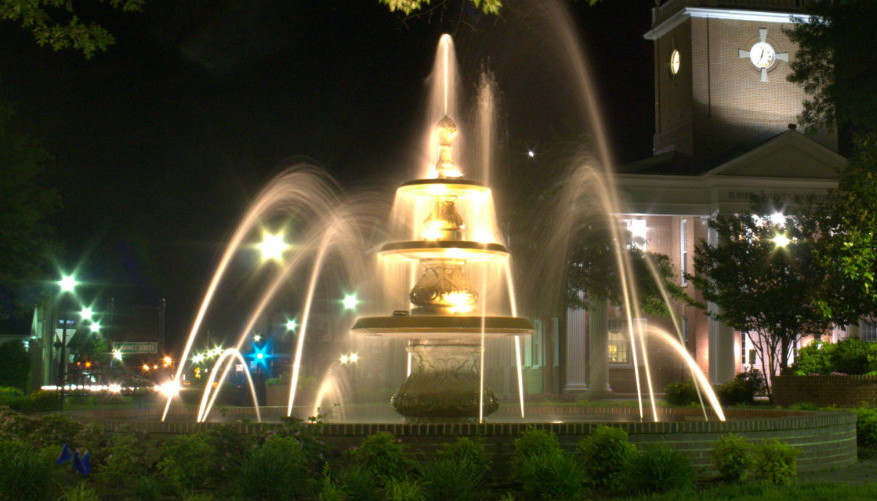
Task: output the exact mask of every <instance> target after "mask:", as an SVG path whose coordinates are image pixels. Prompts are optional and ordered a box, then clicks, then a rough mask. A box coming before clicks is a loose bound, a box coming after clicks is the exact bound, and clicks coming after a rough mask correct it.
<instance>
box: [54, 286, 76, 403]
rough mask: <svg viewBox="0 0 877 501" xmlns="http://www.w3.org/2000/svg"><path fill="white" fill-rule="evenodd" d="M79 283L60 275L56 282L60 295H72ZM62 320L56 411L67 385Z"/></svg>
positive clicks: (65, 343) (65, 324)
mask: <svg viewBox="0 0 877 501" xmlns="http://www.w3.org/2000/svg"><path fill="white" fill-rule="evenodd" d="M77 285H79V282H78V281H77V280H76V277H74V276H73V275H62V276H61V280H59V281H58V286H59V287H60V288H61V294H62V295H63V294H65V293H70V294H73V293H74V291H75V289H76V286H77ZM61 320H62V327H61V360H60V361H59V362H58V410H59V411H63V410H64V387H65V386H66V385H67V360H66V359H67V323H68V319H67V318H66V315H65V318H63V319H61Z"/></svg>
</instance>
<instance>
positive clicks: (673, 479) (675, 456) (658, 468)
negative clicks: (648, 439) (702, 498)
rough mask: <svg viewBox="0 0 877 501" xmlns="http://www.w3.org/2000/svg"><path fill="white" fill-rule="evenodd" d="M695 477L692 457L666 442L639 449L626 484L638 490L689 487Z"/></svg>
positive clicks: (641, 491)
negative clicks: (674, 448)
mask: <svg viewBox="0 0 877 501" xmlns="http://www.w3.org/2000/svg"><path fill="white" fill-rule="evenodd" d="M694 479H695V471H694V467H692V466H691V459H689V457H688V456H686V455H685V454H682V453H681V452H679V451H676V450H673V449H671V448H670V447H668V446H667V445H666V444H663V443H656V444H651V445H649V446H647V447H646V448H645V449H643V450H640V451H639V452H638V453H637V454H636V455H635V456H634V457H633V459H631V461H630V468H629V469H628V470H627V488H628V490H630V491H631V492H633V493H635V494H645V493H653V492H666V491H670V490H677V489H678V490H681V489H687V488H690V487H692V486H693V485H694Z"/></svg>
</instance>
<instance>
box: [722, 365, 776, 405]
mask: <svg viewBox="0 0 877 501" xmlns="http://www.w3.org/2000/svg"><path fill="white" fill-rule="evenodd" d="M763 390H764V376H762V375H761V371H759V370H758V369H750V370H748V371H746V372H741V373H739V374H737V375H736V376H735V377H734V379H733V380H731V381H730V382H727V383H725V384H722V385H718V386H716V396H718V397H719V400H720V401H721V402H722V405H740V404H751V403H752V402H753V401H754V399H755V395H757V394H758V393H761V392H762V391H763Z"/></svg>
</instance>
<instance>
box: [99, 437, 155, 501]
mask: <svg viewBox="0 0 877 501" xmlns="http://www.w3.org/2000/svg"><path fill="white" fill-rule="evenodd" d="M146 444H147V437H146V435H145V434H139V433H132V432H127V431H117V432H115V433H113V436H112V440H111V441H110V444H109V446H108V447H107V449H106V452H105V454H106V456H105V458H104V459H103V461H100V462H102V463H103V464H102V465H99V466H98V468H96V471H95V472H94V474H93V475H92V476H93V478H94V480H95V483H97V485H98V487H99V488H100V491H101V494H103V495H104V497H108V498H110V499H113V498H122V497H127V496H128V495H129V494H132V493H133V494H135V496H136V497H140V498H141V499H142V498H143V497H141V496H138V495H137V494H136V492H137V491H139V490H140V489H141V486H140V484H141V483H142V479H144V478H147V477H146V475H147V473H148V472H149V470H150V468H151V467H152V461H151V460H150V458H148V456H147V454H146ZM98 459H99V458H98ZM154 483H157V481H156V482H154ZM146 490H148V489H146Z"/></svg>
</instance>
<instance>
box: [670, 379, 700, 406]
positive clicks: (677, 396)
mask: <svg viewBox="0 0 877 501" xmlns="http://www.w3.org/2000/svg"><path fill="white" fill-rule="evenodd" d="M664 400H666V401H667V403H668V404H670V405H676V406H679V407H685V406H688V405H691V404H696V403H697V402H698V401H699V400H698V398H697V389H696V388H695V387H694V382H693V381H691V380H688V381H677V382H675V383H670V384H668V385H667V386H665V387H664Z"/></svg>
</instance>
